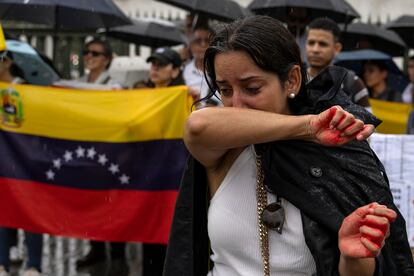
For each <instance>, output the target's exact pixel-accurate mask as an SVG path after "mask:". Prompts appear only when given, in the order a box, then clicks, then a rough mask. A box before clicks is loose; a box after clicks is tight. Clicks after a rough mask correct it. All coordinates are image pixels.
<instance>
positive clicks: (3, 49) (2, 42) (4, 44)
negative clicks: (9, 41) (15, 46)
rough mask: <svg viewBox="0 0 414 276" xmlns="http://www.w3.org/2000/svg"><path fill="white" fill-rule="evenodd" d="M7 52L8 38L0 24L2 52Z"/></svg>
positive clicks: (0, 49)
mask: <svg viewBox="0 0 414 276" xmlns="http://www.w3.org/2000/svg"><path fill="white" fill-rule="evenodd" d="M5 50H6V38H5V37H4V33H3V27H2V26H1V24H0V52H2V51H5Z"/></svg>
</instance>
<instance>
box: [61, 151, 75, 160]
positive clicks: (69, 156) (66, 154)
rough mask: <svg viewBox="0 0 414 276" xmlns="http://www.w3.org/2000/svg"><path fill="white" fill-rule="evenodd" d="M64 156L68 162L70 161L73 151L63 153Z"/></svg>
mask: <svg viewBox="0 0 414 276" xmlns="http://www.w3.org/2000/svg"><path fill="white" fill-rule="evenodd" d="M63 158H64V159H65V161H66V162H69V161H70V160H72V159H73V157H72V152H71V151H65V154H64V155H63Z"/></svg>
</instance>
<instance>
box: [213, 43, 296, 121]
mask: <svg viewBox="0 0 414 276" xmlns="http://www.w3.org/2000/svg"><path fill="white" fill-rule="evenodd" d="M214 67H215V73H216V83H217V86H218V87H219V92H220V94H221V99H222V101H223V105H224V106H226V107H239V108H250V109H257V110H263V111H269V112H274V113H279V114H290V113H291V112H290V109H289V105H288V94H289V93H288V92H287V89H285V88H284V85H283V84H282V83H281V82H280V80H279V78H278V76H277V75H276V74H275V73H273V72H268V71H264V70H263V69H261V68H260V67H258V66H257V65H256V64H255V63H254V61H253V60H252V59H251V57H250V56H249V55H248V54H247V53H245V52H242V51H230V52H226V53H222V54H218V55H216V57H215V60H214ZM292 92H293V91H292ZM294 92H297V91H294Z"/></svg>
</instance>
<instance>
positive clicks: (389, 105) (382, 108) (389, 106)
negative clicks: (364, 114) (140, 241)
mask: <svg viewBox="0 0 414 276" xmlns="http://www.w3.org/2000/svg"><path fill="white" fill-rule="evenodd" d="M369 102H370V104H371V107H372V112H373V113H374V115H375V116H377V117H378V118H379V119H381V120H382V121H383V122H382V124H381V125H379V127H378V128H377V131H378V132H379V133H386V134H404V133H406V131H407V121H408V116H409V114H410V112H411V110H412V106H411V104H403V103H394V102H387V101H381V100H374V99H370V100H369Z"/></svg>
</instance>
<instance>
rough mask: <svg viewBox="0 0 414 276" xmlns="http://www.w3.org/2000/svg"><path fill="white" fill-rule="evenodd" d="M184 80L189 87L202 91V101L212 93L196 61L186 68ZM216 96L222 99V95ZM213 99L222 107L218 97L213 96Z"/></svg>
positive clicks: (192, 61)
mask: <svg viewBox="0 0 414 276" xmlns="http://www.w3.org/2000/svg"><path fill="white" fill-rule="evenodd" d="M183 78H184V81H185V84H186V85H187V86H189V87H193V88H195V89H197V90H198V91H200V99H202V98H204V97H206V96H207V95H208V93H209V92H210V88H209V87H208V84H207V81H206V79H205V78H204V73H203V72H202V71H200V70H198V68H197V67H196V65H195V60H194V59H192V60H191V61H190V62H189V63H188V64H187V65H186V66H185V67H184V71H183ZM216 95H217V97H220V95H218V94H216ZM211 99H212V100H214V101H215V102H217V104H218V105H221V104H220V101H219V100H218V99H217V98H216V97H214V96H213V97H212V98H211Z"/></svg>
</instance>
